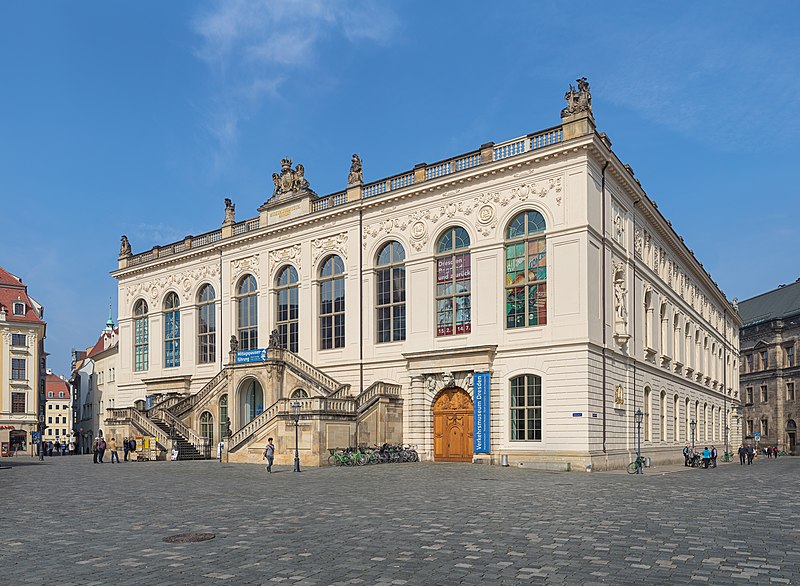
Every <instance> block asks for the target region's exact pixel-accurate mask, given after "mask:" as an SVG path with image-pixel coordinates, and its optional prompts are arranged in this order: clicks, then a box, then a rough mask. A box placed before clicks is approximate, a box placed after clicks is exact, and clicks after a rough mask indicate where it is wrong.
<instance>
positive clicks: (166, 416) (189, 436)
mask: <svg viewBox="0 0 800 586" xmlns="http://www.w3.org/2000/svg"><path fill="white" fill-rule="evenodd" d="M153 417H156V418H158V419H161V420H162V421H164V423H166V424H167V425H169V426H170V429H174V430H175V431H176V432H177V433H178V434H179V435H182V436H183V438H184V439H185V440H186V441H187V442H189V443H190V444H192V446H194V448H195V449H196V450H197V451H198V452H200V453H201V454H203V455H205V456H208V455H209V454H210V453H211V451H210V450H211V446H210V442H209V440H208V438H207V437H203V436H200V435H197V434H196V433H195V432H194V430H193V429H191V428H190V427H188V426H187V425H186V424H185V423H184V422H183V421H181V420H180V419H178V418H177V417H175V416H174V415H173V414H172V413H171V412H170V411H168V410H167V409H160V410H154V413H153Z"/></svg>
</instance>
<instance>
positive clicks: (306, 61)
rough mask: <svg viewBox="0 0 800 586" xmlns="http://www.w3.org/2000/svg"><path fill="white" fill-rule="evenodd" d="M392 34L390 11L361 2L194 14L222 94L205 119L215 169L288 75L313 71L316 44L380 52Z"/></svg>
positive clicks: (252, 6) (292, 3) (235, 5)
mask: <svg viewBox="0 0 800 586" xmlns="http://www.w3.org/2000/svg"><path fill="white" fill-rule="evenodd" d="M396 29H397V19H396V17H395V14H394V12H393V11H392V10H391V7H390V6H389V5H388V4H385V3H374V2H366V1H364V0H358V1H350V2H345V1H344V0H283V1H275V0H252V1H245V0H231V1H226V2H217V3H214V4H213V7H212V8H211V9H210V10H206V11H205V12H202V13H201V14H199V15H198V16H197V17H196V19H195V20H194V22H193V30H194V32H195V33H196V34H197V35H198V37H199V38H200V44H199V46H198V47H197V48H196V55H197V57H198V58H199V59H201V60H202V61H204V62H205V63H206V64H207V65H208V66H209V68H210V69H211V71H212V73H213V75H214V76H215V77H216V78H217V79H216V80H215V85H217V86H218V87H220V88H222V89H220V90H219V92H218V94H217V95H214V96H212V98H211V102H212V106H211V107H210V108H209V109H208V113H207V114H206V116H205V118H206V120H205V126H206V129H207V130H208V132H209V133H210V134H211V136H212V137H213V138H214V140H215V143H216V145H217V148H218V150H219V153H217V155H216V157H215V158H216V159H217V163H218V164H219V163H220V161H225V160H227V159H228V158H229V157H230V154H231V153H232V152H233V151H235V148H236V145H237V138H238V129H239V126H240V122H241V121H242V120H245V119H247V118H248V117H249V116H250V115H252V113H253V112H255V111H256V110H257V109H258V108H259V106H260V102H261V100H262V99H263V98H265V97H267V98H272V99H276V98H280V89H281V85H282V82H283V80H284V79H285V78H286V77H287V75H288V74H291V75H293V76H297V75H302V70H303V69H310V68H312V67H314V65H315V64H316V61H317V59H318V58H319V57H320V56H319V51H318V49H319V45H320V43H321V41H323V40H325V39H328V38H330V37H335V36H337V35H338V36H340V37H342V38H344V39H346V40H347V41H348V42H350V43H353V44H357V43H361V42H368V43H373V44H386V43H388V42H389V41H390V40H391V39H392V37H393V35H394V33H395V31H396ZM298 71H300V73H298Z"/></svg>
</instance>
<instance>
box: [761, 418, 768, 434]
mask: <svg viewBox="0 0 800 586" xmlns="http://www.w3.org/2000/svg"><path fill="white" fill-rule="evenodd" d="M768 435H769V424H768V422H767V420H766V419H762V420H761V437H766V436H768Z"/></svg>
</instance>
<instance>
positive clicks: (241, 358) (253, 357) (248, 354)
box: [236, 348, 267, 364]
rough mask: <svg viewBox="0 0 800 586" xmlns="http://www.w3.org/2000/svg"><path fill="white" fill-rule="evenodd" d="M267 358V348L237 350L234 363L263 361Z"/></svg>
mask: <svg viewBox="0 0 800 586" xmlns="http://www.w3.org/2000/svg"><path fill="white" fill-rule="evenodd" d="M266 360H267V349H266V348H256V349H255V350H239V351H238V352H237V353H236V364H247V363H249V362H264V361H266Z"/></svg>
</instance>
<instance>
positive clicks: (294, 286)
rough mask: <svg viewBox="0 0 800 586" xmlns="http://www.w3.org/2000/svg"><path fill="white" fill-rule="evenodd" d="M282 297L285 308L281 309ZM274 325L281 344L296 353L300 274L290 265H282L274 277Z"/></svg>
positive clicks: (298, 338)
mask: <svg viewBox="0 0 800 586" xmlns="http://www.w3.org/2000/svg"><path fill="white" fill-rule="evenodd" d="M284 276H286V277H285V278H284ZM292 279H294V280H292ZM282 297H285V304H284V305H285V306H286V309H285V310H282V309H281V304H282ZM293 308H294V317H292V310H293ZM282 315H283V316H285V317H284V318H283V319H282ZM275 326H276V328H277V330H278V336H279V338H280V341H281V346H282V347H283V348H286V349H287V350H289V351H290V352H295V353H296V352H297V351H298V350H299V348H300V275H299V273H298V272H297V269H296V268H295V267H294V266H292V265H285V266H283V267H282V268H281V270H279V271H278V276H277V277H276V278H275Z"/></svg>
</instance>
